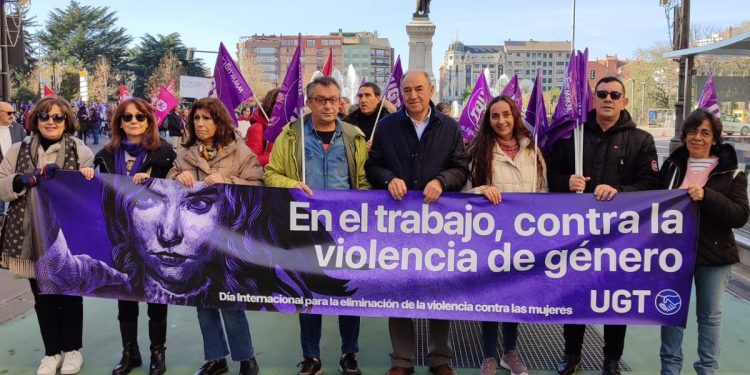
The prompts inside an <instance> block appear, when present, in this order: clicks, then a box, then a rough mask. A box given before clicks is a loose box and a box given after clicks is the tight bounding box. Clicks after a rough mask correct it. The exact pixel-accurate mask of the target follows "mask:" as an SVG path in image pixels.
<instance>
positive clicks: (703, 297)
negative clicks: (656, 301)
mask: <svg viewBox="0 0 750 375" xmlns="http://www.w3.org/2000/svg"><path fill="white" fill-rule="evenodd" d="M731 273H732V266H717V267H712V266H698V267H695V273H694V275H693V278H694V279H695V313H696V316H697V320H698V361H697V362H695V363H694V364H693V367H694V368H695V372H696V373H697V374H699V375H703V374H717V373H718V372H719V352H720V351H721V303H722V298H723V295H724V289H725V288H726V286H727V279H728V278H729V274H731ZM683 331H684V328H682V327H672V326H664V327H661V350H660V352H659V354H660V356H661V374H662V375H671V374H679V373H680V371H681V370H682V358H683V357H682V335H683Z"/></svg>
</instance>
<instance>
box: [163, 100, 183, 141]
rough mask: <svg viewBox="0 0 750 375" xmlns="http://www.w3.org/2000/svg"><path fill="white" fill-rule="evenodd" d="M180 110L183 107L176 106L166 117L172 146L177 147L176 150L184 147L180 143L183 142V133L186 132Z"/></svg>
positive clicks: (165, 120)
mask: <svg viewBox="0 0 750 375" xmlns="http://www.w3.org/2000/svg"><path fill="white" fill-rule="evenodd" d="M180 111H181V109H180V106H179V105H178V106H176V107H174V110H173V111H172V112H169V114H168V115H167V118H166V119H164V122H166V126H165V127H166V128H167V132H168V133H169V138H170V141H171V143H172V147H173V148H174V149H175V151H177V150H179V149H180V147H182V146H181V145H180V144H181V143H182V134H183V133H184V127H183V126H182V118H181V117H180Z"/></svg>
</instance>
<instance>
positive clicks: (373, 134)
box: [370, 95, 385, 139]
mask: <svg viewBox="0 0 750 375" xmlns="http://www.w3.org/2000/svg"><path fill="white" fill-rule="evenodd" d="M384 102H385V97H384V96H383V95H381V96H380V107H379V108H378V114H377V115H376V116H375V123H374V124H372V133H370V139H374V138H375V128H377V127H378V121H380V113H382V111H383V104H385V103H384Z"/></svg>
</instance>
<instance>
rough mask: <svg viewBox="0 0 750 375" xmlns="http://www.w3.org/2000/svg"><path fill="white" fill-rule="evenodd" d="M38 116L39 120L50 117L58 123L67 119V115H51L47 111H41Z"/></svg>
mask: <svg viewBox="0 0 750 375" xmlns="http://www.w3.org/2000/svg"><path fill="white" fill-rule="evenodd" d="M37 116H38V117H39V121H47V120H49V119H52V121H54V122H55V123H56V124H59V123H61V122H63V121H65V119H66V118H67V117H65V115H61V114H55V115H50V114H49V113H47V112H39V115H37Z"/></svg>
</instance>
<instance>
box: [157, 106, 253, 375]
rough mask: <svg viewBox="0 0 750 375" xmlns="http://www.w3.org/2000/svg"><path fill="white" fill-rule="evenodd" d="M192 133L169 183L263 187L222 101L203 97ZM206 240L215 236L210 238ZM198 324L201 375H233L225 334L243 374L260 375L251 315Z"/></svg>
mask: <svg viewBox="0 0 750 375" xmlns="http://www.w3.org/2000/svg"><path fill="white" fill-rule="evenodd" d="M187 134H188V139H187V141H186V142H185V144H183V146H184V149H182V150H180V153H179V154H178V156H177V160H176V161H175V163H174V167H173V168H172V170H171V171H170V172H169V175H168V178H170V179H175V180H177V181H178V182H180V183H181V184H183V185H185V187H187V188H188V189H191V190H192V189H193V188H194V187H195V185H196V182H203V184H204V185H207V186H212V185H218V184H245V185H262V184H263V167H262V166H261V165H260V163H259V162H258V158H257V157H256V156H255V154H253V152H252V151H250V149H249V148H248V147H247V146H246V145H245V144H244V143H243V142H242V137H241V136H240V135H239V134H238V133H236V132H235V130H234V124H233V123H232V118H231V117H230V115H229V111H228V110H227V108H226V107H225V106H224V104H223V103H222V102H221V101H219V100H218V99H216V98H203V99H200V100H198V101H196V102H195V103H194V104H193V108H192V109H191V110H190V117H189V118H188V124H187ZM191 206H196V213H202V214H208V213H210V212H211V210H212V209H213V206H208V205H206V204H205V202H196V203H195V204H194V205H191ZM198 206H199V207H198ZM204 217H205V215H204ZM206 235H207V236H210V234H208V233H207V234H206ZM222 317H223V319H224V328H222ZM198 321H199V323H200V328H201V333H202V335H203V351H204V357H205V360H206V363H204V364H203V366H201V368H200V369H199V370H198V372H196V373H195V375H208V374H223V373H225V372H226V371H227V370H228V367H227V362H226V358H225V357H226V356H227V354H229V350H228V349H227V342H226V339H225V338H224V333H225V331H226V335H227V336H228V338H229V346H230V348H231V354H232V359H233V360H235V361H239V362H240V374H241V375H256V374H257V373H258V363H257V362H256V360H255V353H254V351H253V344H252V339H251V337H250V327H249V325H248V322H247V317H246V316H245V311H243V310H233V309H229V308H221V309H215V308H206V307H198Z"/></svg>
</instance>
